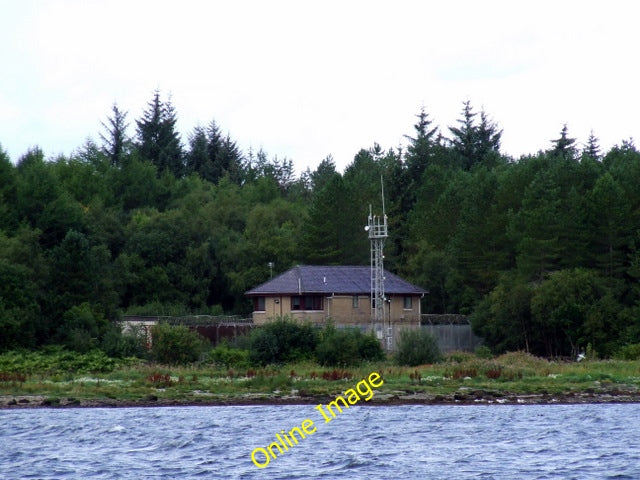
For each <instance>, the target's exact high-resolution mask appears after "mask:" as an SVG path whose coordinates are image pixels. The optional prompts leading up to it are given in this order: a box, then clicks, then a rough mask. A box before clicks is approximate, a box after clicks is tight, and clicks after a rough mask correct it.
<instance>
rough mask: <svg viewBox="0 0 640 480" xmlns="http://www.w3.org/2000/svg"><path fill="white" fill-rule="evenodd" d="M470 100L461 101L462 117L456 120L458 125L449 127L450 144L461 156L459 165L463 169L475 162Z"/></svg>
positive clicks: (473, 121)
mask: <svg viewBox="0 0 640 480" xmlns="http://www.w3.org/2000/svg"><path fill="white" fill-rule="evenodd" d="M476 115H477V113H475V112H474V111H473V108H472V107H471V102H470V101H469V100H467V101H466V102H463V108H462V118H460V119H458V120H456V121H457V122H458V124H459V125H460V126H459V127H449V131H450V132H451V134H452V135H453V138H452V139H451V144H452V146H453V150H454V152H456V153H457V154H458V155H459V156H460V158H461V166H462V168H463V169H464V170H469V169H470V168H471V167H472V166H473V164H474V163H475V162H476V160H477V159H476V127H475V120H474V118H475V116H476Z"/></svg>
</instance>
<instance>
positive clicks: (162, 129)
mask: <svg viewBox="0 0 640 480" xmlns="http://www.w3.org/2000/svg"><path fill="white" fill-rule="evenodd" d="M176 121H177V119H176V113H175V109H174V108H173V105H172V104H171V101H167V102H163V101H162V100H160V92H159V91H157V90H156V91H155V92H154V95H153V99H152V100H151V101H150V102H149V103H148V104H147V110H145V111H144V113H143V115H142V118H140V119H139V120H136V125H137V134H138V144H137V148H138V151H139V153H140V155H141V156H142V158H145V159H147V160H149V161H151V162H152V163H153V164H154V165H155V166H156V168H157V169H158V174H161V173H162V172H164V170H168V171H169V172H171V173H173V175H174V176H176V177H178V178H179V177H181V176H182V175H183V173H184V163H183V152H182V145H181V142H180V137H179V134H178V132H177V131H176Z"/></svg>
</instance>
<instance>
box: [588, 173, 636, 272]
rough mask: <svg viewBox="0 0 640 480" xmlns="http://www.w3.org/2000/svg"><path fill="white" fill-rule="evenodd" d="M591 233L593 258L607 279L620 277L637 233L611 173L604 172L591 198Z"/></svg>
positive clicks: (591, 253)
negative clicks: (633, 236) (633, 237)
mask: <svg viewBox="0 0 640 480" xmlns="http://www.w3.org/2000/svg"><path fill="white" fill-rule="evenodd" d="M588 200H589V206H590V220H591V222H590V224H591V225H590V228H589V230H590V232H591V238H592V240H593V243H592V245H590V248H589V252H590V256H592V258H593V259H594V263H595V266H596V267H598V268H599V269H600V270H601V271H602V272H603V273H604V274H605V275H606V276H608V277H619V276H621V275H622V274H623V272H624V270H625V268H626V263H627V262H626V260H627V258H628V255H629V247H630V246H631V244H632V235H633V232H634V230H635V228H634V224H633V223H632V222H630V219H631V210H630V209H629V204H628V199H627V198H626V197H625V195H624V191H623V190H622V187H621V186H620V185H619V183H618V182H617V181H616V180H615V179H614V178H613V176H612V175H611V173H609V172H605V174H604V175H602V176H601V177H600V178H598V181H597V182H596V184H595V186H594V187H593V190H592V191H591V192H589V194H588Z"/></svg>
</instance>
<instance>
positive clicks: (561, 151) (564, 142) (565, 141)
mask: <svg viewBox="0 0 640 480" xmlns="http://www.w3.org/2000/svg"><path fill="white" fill-rule="evenodd" d="M551 143H552V144H553V148H552V149H551V154H552V155H557V156H560V157H564V158H569V159H574V158H575V157H576V146H575V143H576V139H575V138H570V137H569V129H568V128H567V124H566V123H565V124H564V125H563V126H562V130H561V131H560V138H558V139H556V140H551Z"/></svg>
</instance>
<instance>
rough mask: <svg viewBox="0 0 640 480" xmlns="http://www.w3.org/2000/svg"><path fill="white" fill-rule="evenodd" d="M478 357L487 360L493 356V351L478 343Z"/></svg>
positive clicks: (476, 352) (476, 351)
mask: <svg viewBox="0 0 640 480" xmlns="http://www.w3.org/2000/svg"><path fill="white" fill-rule="evenodd" d="M475 354H476V357H478V358H484V359H486V360H488V359H490V358H493V353H491V349H490V348H489V347H487V346H486V345H478V346H477V347H476V350H475Z"/></svg>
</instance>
